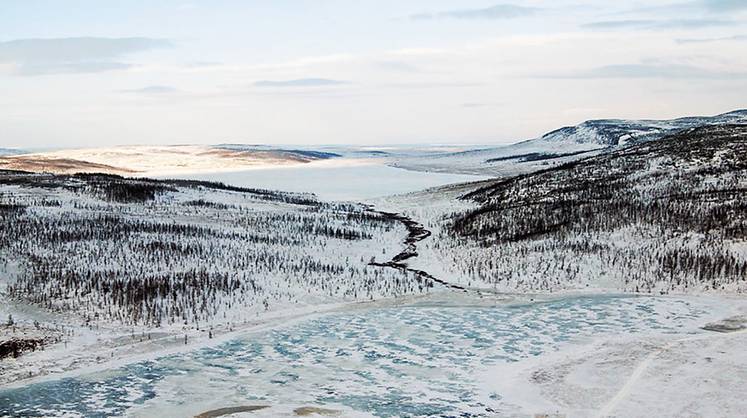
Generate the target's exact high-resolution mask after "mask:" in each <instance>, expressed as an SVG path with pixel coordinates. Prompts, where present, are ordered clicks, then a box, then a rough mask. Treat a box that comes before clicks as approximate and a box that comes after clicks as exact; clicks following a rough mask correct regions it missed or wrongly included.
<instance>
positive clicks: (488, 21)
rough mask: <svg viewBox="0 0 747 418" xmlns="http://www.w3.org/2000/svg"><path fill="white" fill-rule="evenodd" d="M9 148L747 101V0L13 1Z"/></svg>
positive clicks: (463, 128)
mask: <svg viewBox="0 0 747 418" xmlns="http://www.w3.org/2000/svg"><path fill="white" fill-rule="evenodd" d="M0 28H1V29H0V91H2V92H3V94H2V95H0V146H9V147H12V146H15V147H45V146H100V145H116V144H169V143H218V142H252V143H268V144H273V143H297V144H331V143H355V144H359V143H366V144H377V143H418V142H430V143H505V142H513V141H517V140H521V139H527V138H531V137H534V136H537V135H540V134H541V133H543V132H544V131H547V130H550V129H553V128H556V127H558V126H560V125H565V124H575V123H577V122H580V121H582V120H584V119H590V118H601V117H626V118H640V117H652V118H665V117H673V116H679V115H687V114H713V113H719V112H725V111H729V110H733V109H735V108H740V107H747V103H745V99H744V98H745V97H747V0H694V1H687V0H685V1H678V0H664V1H629V2H624V1H621V2H614V4H612V2H607V1H584V0H578V1H565V0H561V1H526V2H513V3H501V2H495V1H477V0H475V1H445V0H431V1H421V0H415V1H389V0H385V1H381V0H378V1H373V0H371V1H365V0H361V1H323V0H317V1H311V0H308V1H290V0H279V1H183V0H182V1H158V2H155V1H127V2H113V1H112V2H110V1H106V2H104V1H75V0H69V1H64V2H62V1H53V0H48V1H34V0H23V1H12V0H2V1H0Z"/></svg>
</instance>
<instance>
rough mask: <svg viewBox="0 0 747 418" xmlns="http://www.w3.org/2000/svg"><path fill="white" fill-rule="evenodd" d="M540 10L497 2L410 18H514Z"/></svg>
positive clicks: (420, 14) (422, 14)
mask: <svg viewBox="0 0 747 418" xmlns="http://www.w3.org/2000/svg"><path fill="white" fill-rule="evenodd" d="M538 10H539V9H537V8H534V7H526V6H518V5H515V4H497V5H495V6H491V7H486V8H482V9H459V10H448V11H442V12H435V13H418V14H413V15H410V19H413V20H431V19H513V18H517V17H524V16H530V15H533V14H535V13H536V12H537V11H538Z"/></svg>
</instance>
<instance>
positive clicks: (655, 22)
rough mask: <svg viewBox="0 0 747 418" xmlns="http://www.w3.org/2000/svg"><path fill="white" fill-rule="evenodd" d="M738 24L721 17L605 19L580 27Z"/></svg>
mask: <svg viewBox="0 0 747 418" xmlns="http://www.w3.org/2000/svg"><path fill="white" fill-rule="evenodd" d="M737 24H739V22H737V21H733V20H723V19H668V20H653V19H650V20H649V19H630V20H605V21H599V22H591V23H585V24H583V25H581V27H583V28H586V29H593V30H618V29H643V30H666V29H703V28H713V27H727V26H735V25H737Z"/></svg>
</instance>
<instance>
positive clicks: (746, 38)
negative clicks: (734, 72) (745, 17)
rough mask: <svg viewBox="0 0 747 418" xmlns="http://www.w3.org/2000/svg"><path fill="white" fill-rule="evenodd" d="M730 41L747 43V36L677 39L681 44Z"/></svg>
mask: <svg viewBox="0 0 747 418" xmlns="http://www.w3.org/2000/svg"><path fill="white" fill-rule="evenodd" d="M730 41H735V42H740V41H747V35H734V36H723V37H719V38H688V39H677V43H680V44H699V43H710V42H730Z"/></svg>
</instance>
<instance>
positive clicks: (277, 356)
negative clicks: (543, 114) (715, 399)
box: [0, 295, 709, 417]
mask: <svg viewBox="0 0 747 418" xmlns="http://www.w3.org/2000/svg"><path fill="white" fill-rule="evenodd" d="M708 309H709V307H708V305H706V304H705V303H701V302H699V301H697V300H695V299H678V298H666V297H632V296H611V295H601V296H584V297H567V298H563V299H557V300H552V301H545V302H535V303H525V304H504V303H499V302H495V303H494V304H486V303H485V301H484V300H480V301H478V300H477V299H475V302H474V304H471V303H470V302H469V300H466V301H465V300H462V301H460V303H457V304H443V303H427V302H424V303H419V304H415V305H409V306H398V307H379V308H372V309H355V310H350V311H345V312H340V313H333V314H329V315H326V316H321V317H317V318H314V319H309V320H306V321H303V322H299V323H295V324H292V325H287V326H283V327H278V328H274V329H272V330H267V331H258V332H254V333H251V334H246V335H245V336H244V337H240V338H236V339H234V340H231V341H227V342H224V343H222V344H220V345H217V346H215V347H211V348H202V349H197V350H194V351H191V352H187V353H183V354H175V355H170V356H166V357H162V358H158V359H155V360H151V361H142V362H138V363H135V364H130V365H127V366H124V367H121V368H119V369H115V370H109V371H105V372H97V373H95V374H90V375H85V376H80V377H75V378H64V379H61V380H56V381H48V382H42V383H36V384H31V385H28V386H26V387H21V388H17V389H12V390H5V391H0V416H2V415H6V414H9V415H14V416H16V415H23V416H89V417H96V416H120V415H127V416H143V417H146V416H159V417H170V416H174V417H185V416H194V415H195V414H198V413H200V412H204V411H207V410H212V409H218V408H223V407H229V406H236V405H267V406H269V409H268V410H266V411H265V412H267V413H271V412H272V411H274V410H276V409H277V408H283V407H288V406H289V405H291V406H302V405H314V406H322V407H326V408H331V409H340V410H344V411H346V412H345V415H346V416H349V415H355V414H357V413H363V412H364V411H365V412H366V413H367V414H372V415H374V416H381V417H395V416H432V415H445V416H493V415H496V414H498V415H505V414H509V413H512V412H513V410H512V405H511V398H510V396H509V395H508V394H506V393H502V392H500V389H496V388H498V387H499V386H496V385H495V384H494V383H495V382H496V381H499V380H501V379H510V377H507V376H505V375H504V374H503V372H502V371H501V370H503V369H502V368H501V367H505V366H506V365H508V364H511V363H516V362H521V361H527V360H530V359H532V358H538V357H539V356H542V355H544V354H547V353H552V352H554V351H556V350H558V349H560V348H561V347H563V346H564V345H568V344H571V343H573V342H579V341H584V340H588V339H590V338H599V337H607V338H614V337H615V336H617V335H621V334H625V335H632V334H640V335H645V334H653V333H655V334H659V335H661V334H680V335H682V334H690V333H702V332H703V331H702V330H699V329H698V326H700V325H702V321H703V317H704V316H705V315H706V312H707V311H708ZM260 415H263V416H264V413H263V414H260Z"/></svg>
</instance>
